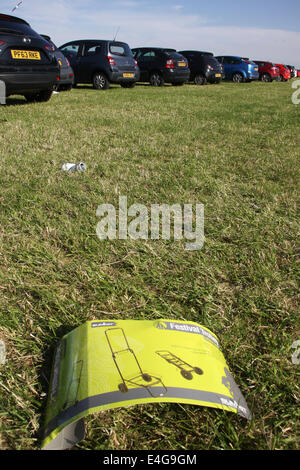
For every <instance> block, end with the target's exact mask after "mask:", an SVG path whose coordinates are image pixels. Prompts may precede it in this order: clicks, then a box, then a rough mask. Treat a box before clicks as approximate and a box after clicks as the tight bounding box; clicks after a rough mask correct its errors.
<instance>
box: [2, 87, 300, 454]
mask: <svg viewBox="0 0 300 470" xmlns="http://www.w3.org/2000/svg"><path fill="white" fill-rule="evenodd" d="M292 92H293V90H292V88H291V84H290V83H289V84H288V83H272V84H268V83H266V84H264V83H252V84H241V85H234V84H230V83H224V84H220V85H215V86H213V85H210V86H207V87H196V86H192V85H189V86H184V87H172V86H166V87H164V88H162V89H155V88H151V87H148V86H137V87H136V88H135V89H132V90H125V89H121V88H120V87H118V86H112V87H111V89H110V90H108V91H107V92H98V91H96V90H93V89H92V88H89V87H78V88H76V89H74V90H72V91H71V92H68V93H67V92H65V93H60V94H59V95H55V96H53V97H52V99H51V101H50V102H49V103H44V104H27V103H26V102H25V101H24V100H23V99H22V98H21V97H11V98H10V99H8V100H7V104H8V105H7V106H5V107H4V106H2V107H0V126H1V133H0V156H1V158H0V177H1V192H0V211H1V212H0V213H1V225H0V339H2V340H4V341H5V343H6V346H7V362H6V364H5V365H4V366H0V449H18V450H20V449H38V448H39V447H40V442H41V434H40V430H41V428H42V425H43V413H44V409H45V405H46V398H47V397H46V395H47V392H48V381H49V376H50V369H51V361H52V357H53V352H54V348H55V345H56V343H57V341H58V340H59V339H60V338H61V337H62V335H63V334H65V333H66V332H68V331H70V330H72V329H73V328H74V327H76V326H78V325H81V324H82V323H83V322H85V321H86V320H93V319H98V320H100V319H159V318H174V319H180V320H188V321H196V322H198V323H200V324H202V325H204V326H206V327H207V328H209V329H211V330H212V331H213V332H214V333H215V334H216V335H217V336H218V338H219V340H220V343H221V345H222V351H223V353H224V356H225V358H226V360H227V362H228V364H229V367H230V369H231V372H232V373H233V375H234V377H235V379H236V382H237V384H238V385H239V387H240V389H241V390H242V392H243V394H244V396H245V398H246V401H247V403H248V405H249V407H250V408H251V410H252V412H253V415H254V416H253V421H252V422H251V423H247V422H246V421H245V420H244V419H243V418H240V417H238V416H236V415H234V414H231V413H227V412H222V411H220V410H219V411H218V410H214V409H208V408H201V407H193V406H183V405H171V404H166V405H146V406H141V407H132V408H126V409H117V410H113V411H106V412H102V413H101V414H100V415H96V416H95V417H93V418H90V419H88V420H87V421H86V427H87V433H86V439H85V441H84V442H82V443H81V444H80V445H79V446H78V448H79V449H93V450H99V449H109V450H111V449H119V450H134V449H149V450H154V449H162V450H183V449H186V450H195V449H199V450H200V449H236V450H237V449H282V450H283V449H299V447H300V446H299V440H300V432H299V431H300V429H299V414H300V413H299V366H297V365H295V364H293V363H292V359H291V358H292V353H293V350H292V344H293V342H294V341H296V340H299V339H300V325H299V303H298V302H297V300H299V297H297V296H298V293H299V290H298V284H297V279H299V267H297V266H299V265H297V255H296V253H297V252H296V242H297V235H299V225H298V222H299V218H298V220H297V203H298V198H299V146H300V136H299V124H300V117H299V116H300V113H299V111H300V105H298V106H296V105H293V104H292V101H291V96H292ZM79 161H84V162H85V163H86V164H87V171H86V173H83V174H73V175H69V174H66V173H64V172H62V171H61V167H62V165H63V163H65V162H74V163H77V162H79ZM120 195H122V196H127V197H128V204H129V205H130V204H133V203H141V204H144V205H146V206H147V207H148V206H150V205H151V204H155V203H157V204H162V203H166V204H174V203H177V204H186V203H194V204H196V203H202V204H204V205H205V236H206V240H205V245H204V247H203V249H202V250H200V251H195V252H187V251H185V249H184V242H183V241H182V242H181V241H179V242H178V241H172V240H171V241H163V240H159V241H133V240H128V241H121V240H117V241H105V242H104V241H102V242H101V241H100V240H99V239H98V238H97V236H96V225H97V223H98V221H99V219H98V218H97V217H96V210H97V207H98V206H99V205H100V204H103V203H111V204H114V205H115V206H118V200H119V196H120ZM297 270H298V271H297Z"/></svg>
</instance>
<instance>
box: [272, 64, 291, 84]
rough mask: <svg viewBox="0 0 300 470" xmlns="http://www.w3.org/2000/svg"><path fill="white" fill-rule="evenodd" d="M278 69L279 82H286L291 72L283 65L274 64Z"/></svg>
mask: <svg viewBox="0 0 300 470" xmlns="http://www.w3.org/2000/svg"><path fill="white" fill-rule="evenodd" d="M275 65H276V67H278V68H279V81H280V82H287V81H288V80H290V78H291V71H290V69H288V68H287V66H286V65H283V64H275Z"/></svg>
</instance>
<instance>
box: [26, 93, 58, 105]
mask: <svg viewBox="0 0 300 470" xmlns="http://www.w3.org/2000/svg"><path fill="white" fill-rule="evenodd" d="M24 96H25V98H26V100H27V101H28V102H29V103H34V102H35V103H45V102H46V101H49V100H50V98H51V96H52V90H43V91H40V92H39V93H28V94H26V95H24Z"/></svg>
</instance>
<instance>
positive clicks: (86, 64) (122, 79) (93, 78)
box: [59, 39, 140, 90]
mask: <svg viewBox="0 0 300 470" xmlns="http://www.w3.org/2000/svg"><path fill="white" fill-rule="evenodd" d="M59 49H60V50H61V52H62V53H63V54H64V55H65V56H66V57H67V58H68V59H69V61H70V63H71V66H72V68H73V70H74V75H75V79H74V86H76V85H77V84H78V83H92V84H93V87H94V88H95V89H97V90H106V89H107V88H109V85H110V84H111V83H118V84H120V85H121V86H122V87H124V88H133V87H134V86H135V84H136V82H137V81H138V79H139V75H140V73H139V68H138V66H137V62H136V61H135V60H134V58H133V55H132V52H131V49H130V47H129V46H128V44H126V43H125V42H119V41H118V42H117V41H108V40H102V39H89V40H78V41H71V42H68V43H66V44H63V45H62V46H60V48H59Z"/></svg>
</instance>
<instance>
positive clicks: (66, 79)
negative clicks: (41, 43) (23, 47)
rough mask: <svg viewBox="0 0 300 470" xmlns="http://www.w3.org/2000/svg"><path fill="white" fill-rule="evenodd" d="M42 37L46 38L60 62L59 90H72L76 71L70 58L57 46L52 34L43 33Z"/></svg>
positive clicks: (57, 86) (57, 87)
mask: <svg viewBox="0 0 300 470" xmlns="http://www.w3.org/2000/svg"><path fill="white" fill-rule="evenodd" d="M41 36H42V38H44V39H46V41H48V43H49V44H50V45H51V46H52V48H53V53H54V55H55V57H56V59H57V62H58V64H59V82H58V83H57V85H56V87H55V88H56V89H57V90H66V91H68V90H71V88H72V85H73V83H74V72H73V69H72V67H71V64H70V61H69V59H67V57H65V56H64V54H63V53H62V52H61V51H60V50H59V49H58V48H57V47H56V45H55V44H54V42H53V41H52V40H51V38H50V36H48V35H46V34H41Z"/></svg>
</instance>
